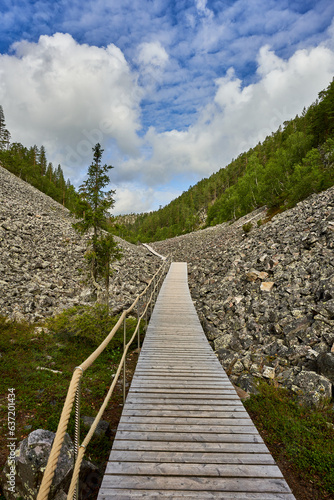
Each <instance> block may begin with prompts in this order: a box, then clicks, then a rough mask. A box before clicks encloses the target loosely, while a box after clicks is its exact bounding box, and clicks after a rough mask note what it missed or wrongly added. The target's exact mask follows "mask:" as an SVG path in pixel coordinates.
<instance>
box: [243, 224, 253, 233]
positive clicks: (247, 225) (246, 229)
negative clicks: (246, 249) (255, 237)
mask: <svg viewBox="0 0 334 500" xmlns="http://www.w3.org/2000/svg"><path fill="white" fill-rule="evenodd" d="M252 227H253V224H252V223H251V222H247V223H246V224H244V225H243V226H242V230H243V232H244V233H245V234H247V233H249V232H250V230H251V229H252Z"/></svg>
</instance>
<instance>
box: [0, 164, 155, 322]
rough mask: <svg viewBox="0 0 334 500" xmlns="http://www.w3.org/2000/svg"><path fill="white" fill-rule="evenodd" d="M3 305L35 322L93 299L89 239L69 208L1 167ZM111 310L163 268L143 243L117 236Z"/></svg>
mask: <svg viewBox="0 0 334 500" xmlns="http://www.w3.org/2000/svg"><path fill="white" fill-rule="evenodd" d="M0 199H1V204H0V308H1V314H2V315H5V316H9V317H10V318H13V319H16V320H23V319H25V320H28V321H30V322H35V321H39V320H42V319H43V318H45V317H48V316H50V315H53V314H55V313H57V312H60V311H61V310H63V309H65V308H68V307H70V306H73V305H78V304H89V303H91V302H92V300H93V299H92V296H91V291H90V289H89V288H88V286H87V284H86V283H85V268H86V260H85V258H84V254H85V251H86V248H87V247H86V239H85V238H83V237H81V236H79V235H78V234H77V233H76V232H75V231H74V229H73V227H72V223H73V222H74V221H75V219H73V217H71V215H70V213H69V211H68V210H67V209H66V208H64V207H63V206H62V205H60V204H59V203H57V202H56V201H54V200H53V199H52V198H50V197H49V196H47V195H45V194H43V193H41V192H40V191H39V190H37V189H35V188H34V187H33V186H31V185H30V184H28V183H26V182H24V181H23V180H21V179H19V178H18V177H16V176H15V175H13V174H12V173H10V172H8V170H6V169H4V168H2V167H1V166H0ZM117 241H118V244H119V245H120V247H121V248H122V251H123V258H122V260H121V261H119V262H117V263H115V266H114V269H115V271H114V277H113V279H112V284H111V290H110V295H111V297H112V299H111V304H110V305H111V310H113V311H114V312H115V313H116V312H119V310H121V309H122V308H123V307H124V305H126V304H129V305H130V303H132V301H133V298H134V296H135V295H136V294H137V293H138V292H139V291H140V290H142V289H143V288H144V286H145V285H146V282H147V281H148V280H149V278H150V277H151V276H152V275H153V274H154V272H155V270H156V269H157V268H158V266H159V264H160V261H159V259H158V258H156V257H154V256H153V255H152V254H150V253H149V252H147V250H146V249H144V248H143V247H136V246H134V245H132V244H131V243H127V242H125V241H123V240H121V239H119V238H117Z"/></svg>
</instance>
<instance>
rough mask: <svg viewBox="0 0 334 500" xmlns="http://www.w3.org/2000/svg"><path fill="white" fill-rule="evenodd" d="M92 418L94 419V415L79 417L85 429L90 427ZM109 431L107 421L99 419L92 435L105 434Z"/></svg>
mask: <svg viewBox="0 0 334 500" xmlns="http://www.w3.org/2000/svg"><path fill="white" fill-rule="evenodd" d="M94 420H95V419H94V417H86V416H83V417H81V421H82V424H83V426H84V427H86V428H87V429H90V428H91V426H92V423H93V422H94ZM109 431H110V425H109V422H106V421H105V420H100V422H99V423H98V424H97V426H96V429H95V431H94V436H98V437H101V436H105V435H106V434H108V432H109Z"/></svg>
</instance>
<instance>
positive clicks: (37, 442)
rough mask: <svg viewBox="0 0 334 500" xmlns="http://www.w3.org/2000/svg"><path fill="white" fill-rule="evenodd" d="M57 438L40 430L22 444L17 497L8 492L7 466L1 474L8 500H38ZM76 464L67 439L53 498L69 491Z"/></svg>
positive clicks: (17, 456) (18, 453)
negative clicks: (44, 473) (62, 490)
mask: <svg viewBox="0 0 334 500" xmlns="http://www.w3.org/2000/svg"><path fill="white" fill-rule="evenodd" d="M54 437H55V434H54V433H53V432H50V431H46V430H43V429H38V430H36V431H33V432H31V433H30V434H29V435H28V437H27V438H25V439H24V440H23V441H21V442H20V443H19V445H18V448H17V450H16V451H15V465H16V480H15V494H13V493H12V492H11V491H9V489H8V486H6V485H8V483H7V479H6V474H7V473H8V462H7V464H6V466H5V468H4V470H3V472H2V477H1V479H2V488H3V492H4V495H5V498H6V499H7V500H16V499H17V498H19V497H20V496H21V497H22V498H24V499H25V500H35V498H36V496H37V492H38V489H39V486H40V483H41V480H42V477H43V472H44V469H45V467H46V464H47V460H48V457H49V454H50V451H51V447H52V443H53V440H54ZM73 462H74V448H73V443H72V441H71V439H70V437H69V435H68V434H66V435H65V438H64V443H63V446H62V449H61V453H60V457H59V461H58V465H57V469H56V472H55V475H54V479H53V482H52V486H51V495H54V494H55V493H56V492H57V491H58V490H60V489H65V490H66V488H68V486H69V482H70V477H71V471H72V469H73Z"/></svg>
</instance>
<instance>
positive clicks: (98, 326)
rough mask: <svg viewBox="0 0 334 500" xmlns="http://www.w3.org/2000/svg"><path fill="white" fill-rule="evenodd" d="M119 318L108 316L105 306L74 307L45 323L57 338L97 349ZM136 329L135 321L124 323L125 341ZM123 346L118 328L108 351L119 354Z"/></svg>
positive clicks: (130, 319)
mask: <svg viewBox="0 0 334 500" xmlns="http://www.w3.org/2000/svg"><path fill="white" fill-rule="evenodd" d="M118 319H119V316H110V314H109V311H108V308H107V306H106V305H101V304H95V305H94V306H93V307H90V306H76V307H72V308H70V309H66V310H65V311H63V312H62V313H61V314H59V315H58V316H56V317H55V318H50V319H49V320H48V322H47V326H48V328H49V329H50V330H51V331H52V332H53V333H54V334H55V335H57V336H58V337H59V338H61V339H65V340H73V341H76V340H75V339H77V341H80V342H83V343H84V344H85V345H87V346H90V347H91V348H93V349H94V348H96V347H98V346H99V345H100V344H101V342H103V340H104V339H105V338H106V337H107V335H109V333H110V331H111V330H112V329H113V327H114V326H115V325H116V323H117V321H118ZM135 327H136V319H134V318H131V317H128V318H127V321H126V329H127V340H129V339H130V338H131V335H132V334H133V332H134V329H135ZM122 346H123V328H120V329H119V331H118V332H117V333H116V335H115V336H114V338H113V339H112V341H111V342H110V344H109V346H108V348H107V349H108V350H109V351H113V352H114V353H116V354H117V353H120V350H121V348H122Z"/></svg>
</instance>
